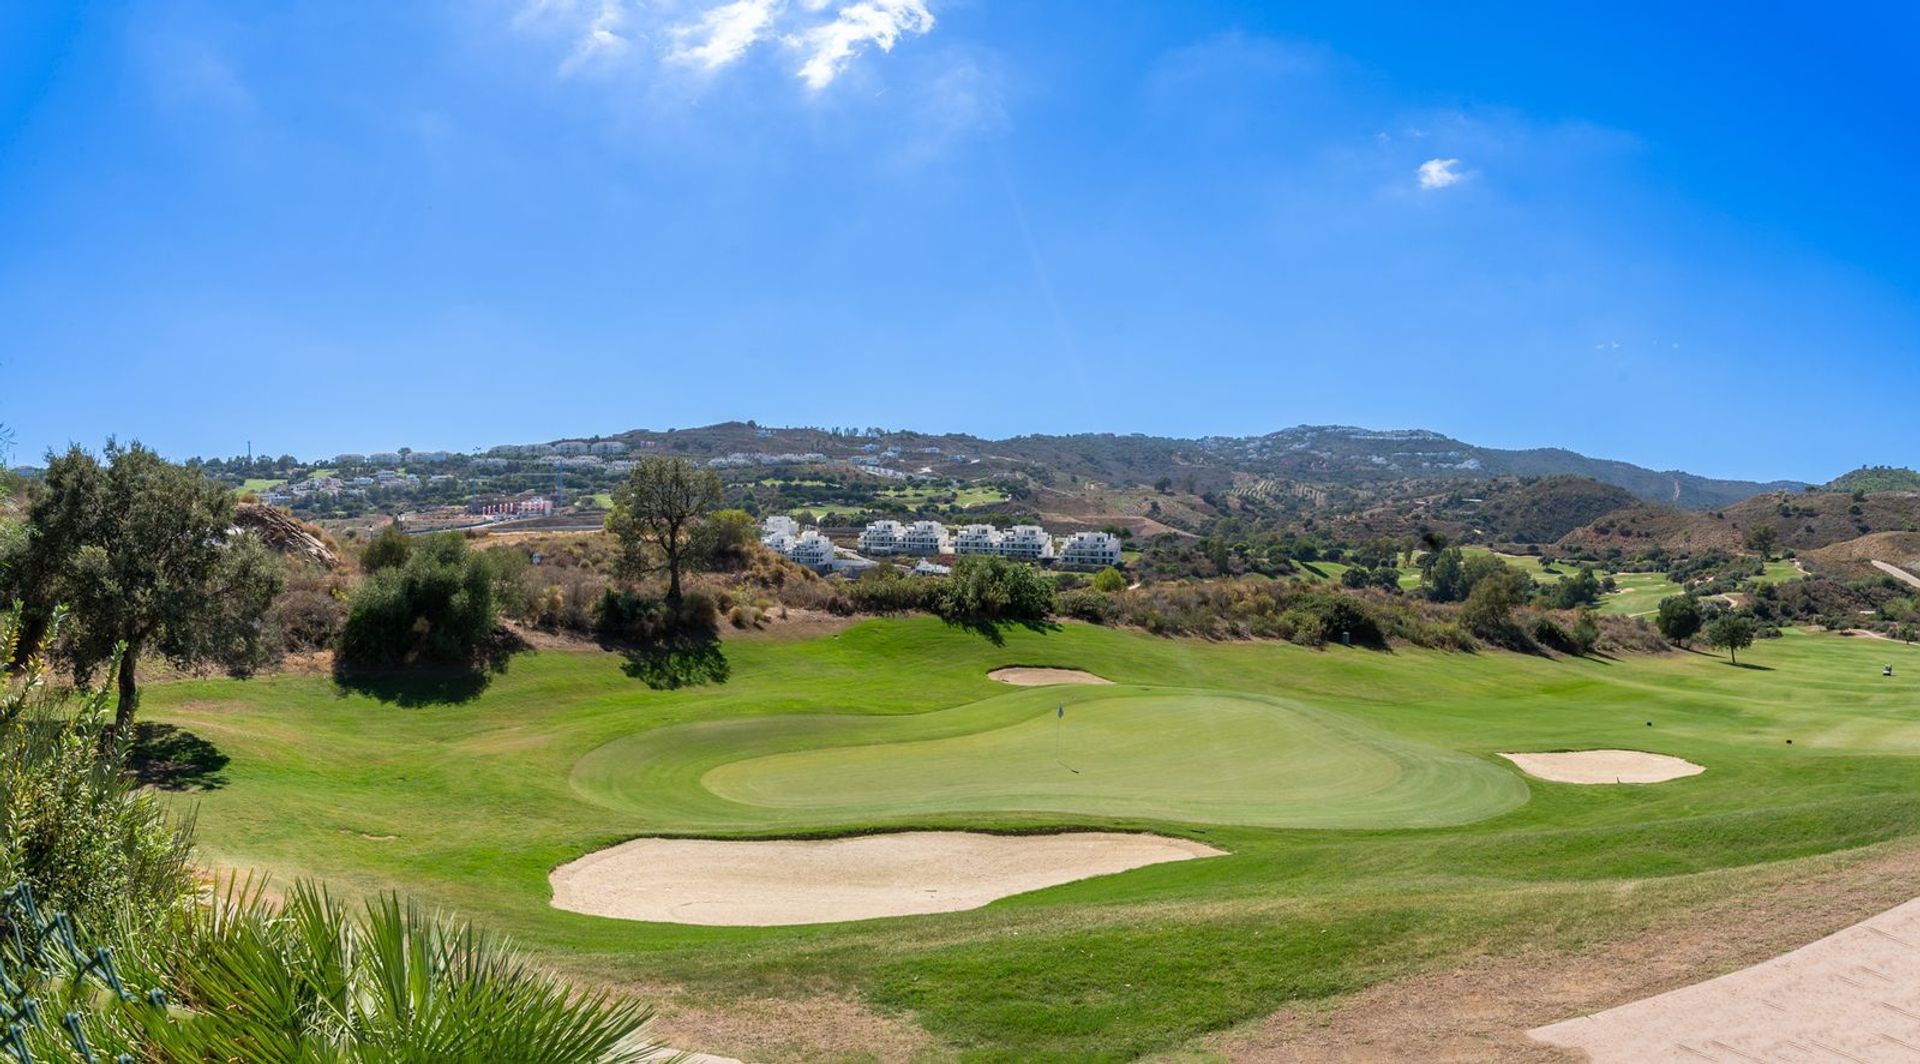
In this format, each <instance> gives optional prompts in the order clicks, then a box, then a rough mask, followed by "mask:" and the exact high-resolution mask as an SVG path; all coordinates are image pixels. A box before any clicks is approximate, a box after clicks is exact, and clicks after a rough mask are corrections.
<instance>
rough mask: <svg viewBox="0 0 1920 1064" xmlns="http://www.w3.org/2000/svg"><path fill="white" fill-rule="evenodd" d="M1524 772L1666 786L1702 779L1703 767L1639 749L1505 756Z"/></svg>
mask: <svg viewBox="0 0 1920 1064" xmlns="http://www.w3.org/2000/svg"><path fill="white" fill-rule="evenodd" d="M1500 756H1501V757H1504V758H1506V759H1507V760H1508V761H1511V762H1513V763H1514V764H1516V765H1519V766H1520V771H1522V772H1525V773H1526V774H1527V775H1529V776H1537V777H1539V778H1540V779H1543V780H1552V781H1554V782H1555V783H1665V782H1666V781H1668V780H1677V779H1680V778H1682V777H1685V776H1698V775H1699V774H1700V773H1702V772H1705V771H1706V767H1705V766H1703V765H1696V764H1694V763H1693V762H1691V761H1686V760H1682V759H1681V758H1677V757H1668V756H1667V755H1666V754H1648V753H1643V752H1641V751H1639V750H1575V751H1572V752H1570V753H1564V754H1501V755H1500Z"/></svg>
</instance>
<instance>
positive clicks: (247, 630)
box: [5, 442, 284, 728]
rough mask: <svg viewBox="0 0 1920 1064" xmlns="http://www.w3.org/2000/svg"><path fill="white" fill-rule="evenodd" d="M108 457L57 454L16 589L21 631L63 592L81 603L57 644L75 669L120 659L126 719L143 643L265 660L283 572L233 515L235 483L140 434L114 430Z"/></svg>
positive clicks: (31, 520)
mask: <svg viewBox="0 0 1920 1064" xmlns="http://www.w3.org/2000/svg"><path fill="white" fill-rule="evenodd" d="M104 457H105V462H104V464H103V463H102V462H101V460H100V459H97V458H95V457H94V456H93V455H91V454H89V453H87V452H86V451H83V450H81V449H80V448H78V447H75V448H72V449H70V450H69V451H68V452H67V453H66V454H64V455H55V456H53V457H52V459H51V460H50V461H49V463H48V466H47V473H46V477H45V479H44V481H42V482H41V483H39V484H36V485H34V486H33V489H32V491H31V493H30V502H29V508H28V511H27V522H26V523H27V528H28V532H29V535H28V536H27V539H26V542H25V544H24V546H23V547H21V548H20V549H19V550H18V552H17V556H16V557H15V559H14V564H12V565H9V566H8V567H6V574H5V578H6V581H7V584H8V586H7V587H6V589H5V591H6V594H7V595H8V596H9V597H11V598H14V599H17V600H18V601H19V602H20V603H21V615H22V638H21V645H23V646H33V645H36V644H37V642H38V641H39V639H40V638H41V637H42V636H43V635H44V634H45V633H46V631H47V627H48V625H49V623H50V622H51V620H52V617H53V613H54V610H55V609H56V608H57V607H58V606H59V605H60V604H63V603H64V604H66V605H67V606H68V607H70V609H71V611H72V616H71V619H70V620H69V622H68V626H67V629H66V632H65V634H64V636H63V638H62V639H61V640H60V643H59V645H58V650H59V653H60V654H61V656H62V657H63V658H64V659H65V660H66V661H67V662H68V664H70V665H71V666H72V668H73V671H74V674H75V676H76V678H78V679H81V680H85V679H87V678H89V677H90V676H92V675H93V673H94V672H95V671H96V670H97V669H99V668H100V667H101V666H102V665H105V664H108V663H110V662H116V661H117V679H118V686H119V701H118V704H117V706H116V709H115V727H116V728H124V727H125V726H126V725H127V724H128V723H129V722H130V721H131V720H132V719H133V716H134V713H135V711H136V709H137V708H138V706H139V698H140V693H139V686H138V680H137V675H136V674H137V669H138V666H139V662H140V658H141V656H142V655H144V654H148V653H155V654H159V655H160V656H162V657H164V658H165V659H167V660H168V661H169V662H171V663H172V664H174V665H175V666H176V667H179V668H183V669H190V668H200V667H205V666H216V667H219V668H222V669H225V670H227V671H228V672H230V673H233V674H236V675H245V674H247V673H249V672H251V671H252V670H253V669H255V668H257V667H258V666H260V665H261V664H264V663H265V661H266V660H267V658H268V657H269V656H270V652H271V648H270V645H269V640H267V639H266V638H265V631H266V625H265V623H264V621H265V618H266V616H267V612H268V610H269V608H270V607H271V606H272V605H273V599H274V596H275V595H277V594H278V593H279V591H280V588H281V585H282V583H283V580H284V573H283V570H282V568H281V566H280V563H279V562H278V561H277V560H276V559H275V558H274V557H273V556H272V555H271V554H270V553H269V552H268V551H267V550H266V548H265V547H264V546H263V545H262V544H261V543H260V541H259V539H258V538H257V537H255V536H254V535H253V534H251V533H246V532H241V531H240V530H238V529H236V528H235V527H234V519H233V514H234V500H233V493H232V492H231V491H229V490H228V489H227V488H225V487H223V486H222V485H220V484H217V483H215V482H214V481H212V480H210V479H208V478H207V477H206V476H204V475H202V474H201V473H200V472H199V471H197V470H192V469H188V468H185V467H183V466H178V465H174V464H173V463H171V462H168V461H166V460H164V459H162V458H161V457H160V456H159V455H157V454H155V453H154V452H152V451H150V450H148V449H146V448H145V447H142V446H141V445H139V444H138V443H135V444H131V445H128V446H121V445H119V444H117V443H111V442H110V443H108V445H107V447H106V451H105V455H104Z"/></svg>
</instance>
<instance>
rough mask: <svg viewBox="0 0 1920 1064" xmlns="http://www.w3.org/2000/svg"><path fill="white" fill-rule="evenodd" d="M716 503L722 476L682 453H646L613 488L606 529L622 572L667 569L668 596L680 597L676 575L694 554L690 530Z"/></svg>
mask: <svg viewBox="0 0 1920 1064" xmlns="http://www.w3.org/2000/svg"><path fill="white" fill-rule="evenodd" d="M719 504H720V477H719V476H718V475H717V474H715V473H714V472H713V470H711V469H702V468H700V467H699V466H696V465H694V464H693V463H692V462H689V461H687V460H686V459H684V458H666V457H658V456H649V457H646V458H642V459H640V460H639V461H638V462H636V463H635V464H634V467H633V473H632V475H631V476H629V477H628V478H627V481H626V483H624V484H622V485H620V486H619V487H618V488H615V489H614V491H613V509H612V510H610V511H608V513H607V531H609V532H611V533H613V535H614V537H615V538H617V539H618V540H619V541H620V563H619V570H620V573H621V575H622V576H627V577H635V576H641V575H644V574H646V573H653V572H662V571H664V572H665V573H666V574H667V601H668V602H670V603H673V604H675V605H677V604H679V602H680V574H681V572H682V571H683V570H684V569H685V568H686V564H687V562H688V560H689V559H690V558H691V557H693V556H695V555H696V553H697V550H696V543H695V538H694V532H695V530H696V529H697V528H698V527H699V525H700V520H701V518H703V517H705V516H706V515H707V513H708V512H710V511H711V510H713V508H714V507H716V506H718V505H719Z"/></svg>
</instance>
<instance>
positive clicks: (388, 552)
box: [360, 525, 413, 573]
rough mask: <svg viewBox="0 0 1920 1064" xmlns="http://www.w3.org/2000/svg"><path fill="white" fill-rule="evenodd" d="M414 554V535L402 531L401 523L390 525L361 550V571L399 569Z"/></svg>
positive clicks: (372, 571)
mask: <svg viewBox="0 0 1920 1064" xmlns="http://www.w3.org/2000/svg"><path fill="white" fill-rule="evenodd" d="M412 554H413V537H412V536H409V535H407V534H406V533H405V532H402V531H400V526H399V525H388V526H386V527H385V528H382V529H381V530H380V531H379V532H378V533H376V534H375V535H374V537H373V538H372V539H370V540H368V541H367V547H366V549H365V550H363V551H361V552H360V571H361V572H364V573H377V572H379V571H380V570H382V569H398V568H400V567H401V566H403V565H405V564H407V558H408V557H410V556H411V555H412Z"/></svg>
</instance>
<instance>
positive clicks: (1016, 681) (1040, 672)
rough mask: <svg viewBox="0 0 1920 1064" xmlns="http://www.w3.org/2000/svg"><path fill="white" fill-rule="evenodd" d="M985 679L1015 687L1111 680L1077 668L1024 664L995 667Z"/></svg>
mask: <svg viewBox="0 0 1920 1064" xmlns="http://www.w3.org/2000/svg"><path fill="white" fill-rule="evenodd" d="M987 679H989V680H999V681H1000V682H1001V683H1010V684H1013V685H1014V686H1015V687H1045V686H1047V685H1049V684H1056V683H1104V684H1110V683H1112V682H1113V681H1112V680H1103V679H1101V678H1100V677H1098V676H1095V675H1094V674H1093V673H1090V672H1081V671H1080V670H1079V669H1038V668H1029V667H1027V666H1024V665H1021V666H1015V667H1013V668H1010V669H995V670H993V671H992V672H990V673H987Z"/></svg>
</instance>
